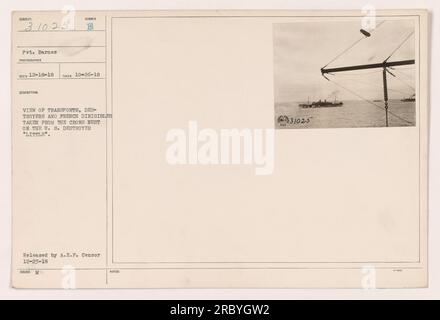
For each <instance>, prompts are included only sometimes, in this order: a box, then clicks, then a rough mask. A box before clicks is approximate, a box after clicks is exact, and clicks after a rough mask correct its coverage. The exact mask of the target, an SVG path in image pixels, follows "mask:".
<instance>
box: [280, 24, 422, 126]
mask: <svg viewBox="0 0 440 320" xmlns="http://www.w3.org/2000/svg"><path fill="white" fill-rule="evenodd" d="M415 27H416V21H414V20H412V19H408V18H406V19H389V20H387V19H383V20H380V18H377V20H374V21H372V22H371V21H370V23H366V22H365V20H362V19H355V20H352V19H351V20H346V21H340V20H339V21H315V20H310V21H301V22H294V23H278V24H274V26H273V36H274V90H275V128H277V129H297V128H298V129H299V128H358V127H411V126H415V125H416V101H417V95H416V91H417V90H416V70H417V67H416V66H417V64H416V63H417V62H416V52H415V41H416V40H415V39H416V34H415Z"/></svg>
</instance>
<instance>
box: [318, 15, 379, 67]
mask: <svg viewBox="0 0 440 320" xmlns="http://www.w3.org/2000/svg"><path fill="white" fill-rule="evenodd" d="M384 23H385V21H382V22H380V23H379V24H378V25H377V26H376V28H375V29H374V30H372V31H371V32H373V31H375V30H377V29H378V28H379V27H380V26H381V25H383V24H384ZM366 38H368V36H365V35H364V36H362V37H361V38H360V39H358V40H356V41H355V42H354V43H353V44H351V45H349V46H348V48H346V49H345V50H344V51H342V52H341V53H340V54H338V55H337V56H336V57H335V58H333V59H332V60H330V62H329V63H327V64H326V65H325V66H324V67H322V68H326V67H327V66H328V65H329V64H330V63H332V62H334V61H336V60H337V59H338V58H339V57H341V56H342V55H344V54H345V53H346V52H347V51H349V50H350V49H352V48H353V47H354V46H356V45H357V44H358V43H359V42H361V41H362V40H364V39H366Z"/></svg>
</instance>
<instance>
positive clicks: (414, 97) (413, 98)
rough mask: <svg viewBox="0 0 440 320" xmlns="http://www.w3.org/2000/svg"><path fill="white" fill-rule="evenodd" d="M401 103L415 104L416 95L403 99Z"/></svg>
mask: <svg viewBox="0 0 440 320" xmlns="http://www.w3.org/2000/svg"><path fill="white" fill-rule="evenodd" d="M400 101H402V102H415V101H416V94H413V95H412V96H410V97H408V98H403V99H402V100H400Z"/></svg>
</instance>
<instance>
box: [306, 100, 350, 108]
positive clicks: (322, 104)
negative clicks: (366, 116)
mask: <svg viewBox="0 0 440 320" xmlns="http://www.w3.org/2000/svg"><path fill="white" fill-rule="evenodd" d="M342 105H344V103H343V102H342V101H337V100H336V98H335V100H334V101H333V102H332V101H327V100H321V99H320V100H318V101H313V102H312V103H310V101H307V103H300V104H299V106H300V107H301V108H304V109H307V108H332V107H341V106H342Z"/></svg>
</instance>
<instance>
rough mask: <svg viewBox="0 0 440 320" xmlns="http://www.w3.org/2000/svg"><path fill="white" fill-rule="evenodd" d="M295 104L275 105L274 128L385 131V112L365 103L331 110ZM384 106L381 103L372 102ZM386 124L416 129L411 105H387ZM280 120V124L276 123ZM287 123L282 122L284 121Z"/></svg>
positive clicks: (410, 103)
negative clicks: (382, 129) (371, 128)
mask: <svg viewBox="0 0 440 320" xmlns="http://www.w3.org/2000/svg"><path fill="white" fill-rule="evenodd" d="M299 103H304V102H285V103H277V104H275V127H276V128H279V129H295V128H298V129H300V128H359V127H385V126H386V121H385V109H384V107H383V108H380V107H377V106H374V105H372V104H370V103H368V102H366V101H344V105H343V106H340V107H331V108H301V107H299V106H298V104H299ZM374 103H375V104H377V105H379V106H381V107H382V106H384V103H383V102H374ZM388 110H389V114H388V124H389V126H390V127H408V126H415V125H416V108H415V102H402V101H400V100H390V101H389V109H388ZM280 117H282V118H283V119H284V121H279V118H280ZM286 117H287V118H288V119H289V120H288V121H286V119H287V118H286Z"/></svg>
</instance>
